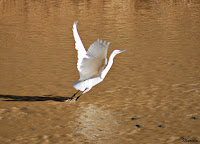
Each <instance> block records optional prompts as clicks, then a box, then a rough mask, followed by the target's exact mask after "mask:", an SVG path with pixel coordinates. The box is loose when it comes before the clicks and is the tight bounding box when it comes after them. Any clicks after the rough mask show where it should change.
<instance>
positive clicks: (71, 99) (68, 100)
mask: <svg viewBox="0 0 200 144" xmlns="http://www.w3.org/2000/svg"><path fill="white" fill-rule="evenodd" d="M72 101H76V99H74V98H68V99H67V100H66V102H72Z"/></svg>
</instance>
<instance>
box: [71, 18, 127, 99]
mask: <svg viewBox="0 0 200 144" xmlns="http://www.w3.org/2000/svg"><path fill="white" fill-rule="evenodd" d="M77 23H78V22H77V21H76V22H74V24H73V29H72V30H73V35H74V40H75V49H76V50H77V57H78V61H77V69H78V71H79V75H80V79H79V80H78V81H75V82H74V83H73V86H74V88H75V89H76V90H77V92H76V93H75V94H74V95H73V96H72V97H71V98H69V100H72V99H73V98H74V97H75V96H76V95H77V94H78V92H79V91H82V94H81V95H83V94H85V93H86V92H88V91H89V90H90V89H91V88H92V87H93V86H95V85H97V84H98V83H100V82H102V81H103V80H104V78H105V76H106V75H107V73H108V71H109V70H110V68H111V66H112V64H113V59H114V57H115V56H116V55H117V54H119V53H122V52H124V51H126V50H114V51H113V52H112V54H111V55H110V57H109V61H108V64H107V51H108V46H109V45H110V42H108V43H106V41H104V42H103V41H102V40H96V41H95V42H94V43H93V44H92V45H91V46H90V47H89V49H88V51H87V52H86V50H85V48H84V46H83V43H82V41H81V38H80V36H79V34H78V31H77ZM106 64H107V66H106ZM105 66H106V67H105ZM104 67H105V69H104ZM81 95H79V96H78V97H77V98H76V99H75V101H77V100H78V99H79V98H80V96H81Z"/></svg>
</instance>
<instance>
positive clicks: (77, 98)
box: [75, 93, 83, 101]
mask: <svg viewBox="0 0 200 144" xmlns="http://www.w3.org/2000/svg"><path fill="white" fill-rule="evenodd" d="M82 95H83V93H82V94H80V95H79V96H78V97H77V98H76V100H75V101H77V100H78V99H79V98H80V96H82Z"/></svg>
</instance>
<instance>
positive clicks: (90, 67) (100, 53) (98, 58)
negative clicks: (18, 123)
mask: <svg viewBox="0 0 200 144" xmlns="http://www.w3.org/2000/svg"><path fill="white" fill-rule="evenodd" d="M109 44H110V43H109V42H108V43H107V44H106V42H104V43H103V42H102V41H99V40H97V41H95V42H94V43H93V44H92V45H91V46H90V47H89V49H88V51H87V53H86V57H85V58H83V60H82V63H81V66H80V70H81V71H79V74H80V79H79V80H85V79H88V78H91V77H97V76H100V75H101V72H102V71H103V69H104V66H105V65H106V64H107V58H106V57H107V50H108V46H109Z"/></svg>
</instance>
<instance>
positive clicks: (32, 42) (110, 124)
mask: <svg viewBox="0 0 200 144" xmlns="http://www.w3.org/2000/svg"><path fill="white" fill-rule="evenodd" d="M76 20H78V21H79V23H78V31H79V34H80V37H81V39H82V41H83V44H84V45H85V47H86V49H87V48H88V47H89V46H90V45H91V44H92V43H93V42H94V41H96V39H102V40H106V41H109V42H111V45H110V46H109V50H108V54H109V55H110V53H111V52H112V51H113V50H114V49H128V51H127V52H125V53H123V54H120V55H118V56H117V57H116V58H115V60H114V65H113V67H112V68H111V70H110V72H109V73H108V75H107V77H106V78H105V80H104V81H103V82H102V83H101V84H99V85H97V86H95V87H94V88H93V89H92V90H91V91H89V92H88V93H86V94H85V95H83V96H82V97H81V98H80V99H79V101H78V103H77V104H76V106H74V105H73V104H72V105H71V103H70V104H69V103H62V104H57V103H56V102H52V101H48V102H46V103H45V102H43V103H38V105H36V104H32V108H31V109H33V111H34V109H37V107H38V106H39V107H42V108H41V111H39V110H38V113H40V112H41V113H40V114H41V115H45V114H43V112H42V111H44V113H46V114H47V115H49V116H47V115H46V118H47V117H51V118H52V119H56V118H54V116H55V115H57V116H60V115H62V116H63V115H64V113H63V112H60V111H59V110H62V109H65V110H66V111H67V112H66V116H64V118H63V119H64V120H65V122H66V124H67V125H70V128H69V127H65V128H66V129H65V128H64V129H62V128H63V127H60V129H59V130H58V131H59V132H60V133H62V132H63V133H65V130H66V131H67V132H68V133H70V134H72V135H71V137H70V136H66V137H65V139H64V138H63V137H62V136H61V135H60V138H59V140H60V143H62V142H61V141H62V140H63V141H68V140H71V139H72V137H74V135H80V137H77V136H76V138H75V139H73V140H74V141H73V142H75V143H76V142H83V141H84V140H85V141H86V142H89V143H91V142H93V143H95V142H99V143H122V142H125V143H130V142H132V143H140V142H142V143H145V142H147V143H148V142H149V143H152V142H153V143H157V142H158V141H159V142H160V143H162V142H163V143H166V142H167V143H174V142H175V141H179V142H180V141H181V140H179V139H180V137H188V138H196V139H198V140H199V141H200V137H199V135H198V133H199V132H200V128H199V124H197V121H198V119H197V120H196V121H195V123H192V124H191V125H188V123H190V122H189V120H188V119H189V118H190V117H199V110H200V105H199V100H200V2H199V1H196V0H177V1H175V0H169V1H161V0H125V1H123V0H116V1H110V0H93V1H90V0H88V1H82V0H51V1H33V0H29V1H26V0H19V1H14V0H9V1H8V0H1V1H0V94H1V96H0V97H1V98H11V100H14V101H15V100H17V101H18V100H20V99H21V101H23V100H24V99H26V100H24V103H21V102H20V103H18V102H16V103H15V107H16V108H17V110H16V109H15V110H13V108H12V107H13V102H8V101H6V102H5V101H4V99H2V101H1V102H0V103H1V108H3V110H2V113H1V114H2V119H3V118H6V117H9V114H7V113H6V112H7V111H6V110H5V111H4V108H5V107H6V108H8V109H11V110H10V111H11V112H12V111H13V113H11V117H12V116H13V118H16V117H15V116H14V115H15V114H16V115H17V113H20V109H19V107H20V106H22V107H27V106H28V104H27V102H26V101H27V97H23V99H22V96H30V99H31V100H30V99H29V101H37V100H36V99H34V97H33V96H43V95H49V96H50V95H51V96H62V97H64V96H66V97H69V96H71V95H72V94H73V93H74V92H75V89H74V88H73V86H72V83H73V81H77V80H78V79H79V74H78V71H77V69H76V61H77V58H76V51H75V49H74V39H73V35H72V25H73V22H74V21H76ZM6 95H12V97H8V96H7V97H6ZM20 97H21V98H20ZM39 99H40V100H41V101H43V100H44V99H41V97H40V98H39ZM8 103H9V104H8ZM51 103H53V104H51ZM43 105H44V106H43ZM58 105H59V110H58V111H54V108H55V109H56V107H57V106H58ZM9 106H10V107H9ZM46 106H50V107H51V111H48V110H46ZM36 111H37V110H36ZM71 111H74V113H71ZM21 113H22V112H21ZM21 113H20V114H21ZM67 113H70V115H67ZM36 117H37V116H36ZM36 117H35V118H36ZM131 117H140V118H141V119H139V120H138V121H136V122H135V121H133V122H132V121H130V118H131ZM28 118H30V117H26V116H24V115H23V116H22V119H21V121H23V120H24V121H25V119H28ZM31 118H33V121H30V122H29V123H37V122H38V120H39V121H44V122H45V116H44V118H42V117H39V118H37V119H35V121H34V117H32V116H31ZM199 118H200V117H199ZM63 119H60V121H59V120H58V121H56V122H55V123H64V121H63ZM72 121H74V122H75V123H74V125H73V124H72V123H73V122H72ZM137 122H138V123H137ZM29 123H27V125H29ZM52 123H54V121H53V122H52ZM5 124H6V125H7V123H5ZM136 124H140V125H142V127H141V130H140V129H139V130H138V129H137V128H135V127H134V125H136ZM159 124H160V125H163V126H164V128H163V131H162V132H163V133H164V135H167V136H166V137H165V136H161V135H160V130H157V129H156V128H155V127H156V125H159ZM13 125H14V123H13ZM52 125H53V124H52ZM52 125H51V126H50V125H46V129H47V131H48V132H49V135H50V136H51V133H50V132H51V129H54V127H53V126H52ZM149 125H150V126H149ZM37 126H40V125H39V124H38V125H37ZM4 127H5V129H7V127H6V126H4ZM11 127H12V124H11ZM143 127H144V128H143ZM197 127H198V128H197ZM17 130H18V129H16V132H18V131H17ZM48 132H47V135H48ZM162 132H161V133H162ZM1 133H5V131H1ZM7 133H8V134H9V133H11V131H8V132H7ZM23 133H26V134H27V131H26V129H24V131H23ZM38 133H39V132H38ZM40 134H41V135H43V134H44V133H42V132H41V133H40ZM150 134H152V137H151V136H150ZM27 135H28V134H27ZM28 136H29V135H28ZM19 137H20V136H19ZM19 137H18V138H19ZM148 137H151V138H148ZM33 138H35V139H37V138H38V135H37V134H36V133H35V137H34V136H33ZM113 138H114V139H115V140H113V141H112V140H110V139H113ZM8 139H10V138H9V136H7V139H6V138H5V141H4V142H6V141H7V140H8ZM19 139H20V138H19ZM35 139H34V140H35ZM155 139H156V140H155ZM34 140H33V141H34ZM40 140H41V139H37V140H35V141H36V142H38V141H39V142H41V141H40ZM53 140H55V139H53V138H52V141H53ZM59 140H58V141H57V142H59ZM134 140H135V141H134ZM21 141H23V138H21ZM21 141H20V140H19V141H18V140H17V139H16V141H14V142H16V143H17V142H21ZM24 141H25V140H24ZM50 141H51V138H50ZM52 143H53V142H52Z"/></svg>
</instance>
